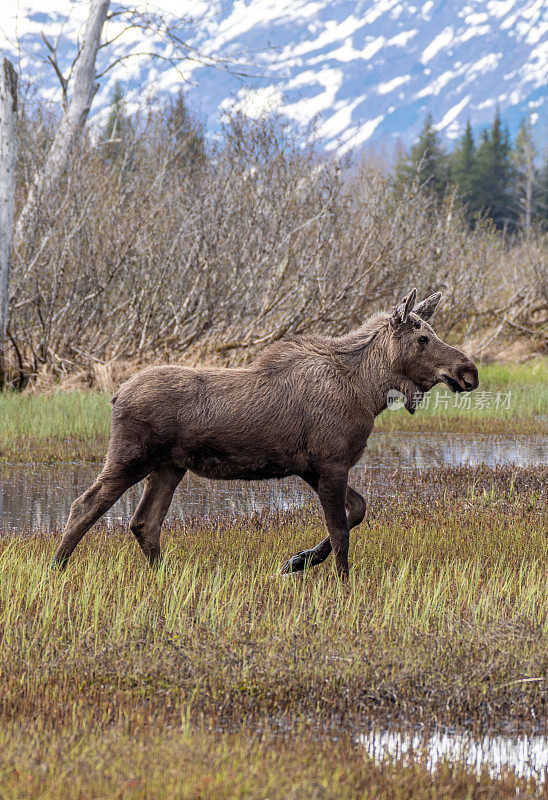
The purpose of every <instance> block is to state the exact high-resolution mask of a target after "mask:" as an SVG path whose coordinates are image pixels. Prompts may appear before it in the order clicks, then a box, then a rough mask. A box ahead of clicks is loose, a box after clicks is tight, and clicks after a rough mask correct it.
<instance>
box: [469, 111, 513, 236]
mask: <svg viewBox="0 0 548 800" xmlns="http://www.w3.org/2000/svg"><path fill="white" fill-rule="evenodd" d="M510 155H511V146H510V139H509V136H508V131H507V129H506V128H505V127H503V125H502V121H501V118H500V113H499V111H498V110H497V112H496V114H495V119H494V120H493V124H492V126H491V129H490V130H489V131H487V130H485V131H483V133H482V137H481V142H480V145H479V147H478V149H477V151H476V157H475V166H474V171H473V185H474V191H473V197H472V200H471V203H470V206H471V211H472V212H476V213H482V214H486V215H487V216H489V217H490V218H491V219H492V220H493V222H494V224H495V225H496V227H497V228H499V229H502V228H510V229H512V228H514V227H515V225H516V221H517V213H516V206H515V201H514V194H513V192H512V180H513V177H514V175H513V173H514V170H513V166H512V161H511V157H510Z"/></svg>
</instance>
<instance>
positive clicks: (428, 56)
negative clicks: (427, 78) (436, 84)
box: [421, 26, 453, 64]
mask: <svg viewBox="0 0 548 800" xmlns="http://www.w3.org/2000/svg"><path fill="white" fill-rule="evenodd" d="M452 41H453V28H452V27H451V26H449V27H447V28H444V29H443V31H442V32H441V33H438V35H437V36H436V38H435V39H434V40H433V41H431V42H430V44H429V45H428V46H427V47H426V48H425V49H424V51H423V54H422V58H421V61H422V63H423V64H427V63H428V62H429V61H431V60H432V59H433V58H434V56H435V55H436V54H437V53H439V51H440V50H443V49H444V48H446V47H448V46H449V45H450V44H451V42H452Z"/></svg>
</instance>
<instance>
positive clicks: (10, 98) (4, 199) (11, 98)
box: [0, 58, 17, 386]
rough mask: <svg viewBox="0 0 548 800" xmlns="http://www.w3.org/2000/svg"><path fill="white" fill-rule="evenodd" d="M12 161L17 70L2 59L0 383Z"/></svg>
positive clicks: (12, 197)
mask: <svg viewBox="0 0 548 800" xmlns="http://www.w3.org/2000/svg"><path fill="white" fill-rule="evenodd" d="M16 160H17V73H16V72H15V70H14V68H13V65H12V63H11V61H8V59H7V58H4V60H3V63H2V71H1V75H0V386H2V384H3V382H4V373H5V368H4V340H5V338H6V328H7V324H8V300H9V283H10V271H11V249H12V237H13V208H14V204H15V167H16Z"/></svg>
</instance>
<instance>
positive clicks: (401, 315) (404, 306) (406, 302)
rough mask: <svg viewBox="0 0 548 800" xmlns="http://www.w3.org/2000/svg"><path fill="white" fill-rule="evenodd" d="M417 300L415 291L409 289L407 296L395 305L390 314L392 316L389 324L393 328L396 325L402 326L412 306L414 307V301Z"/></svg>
mask: <svg viewBox="0 0 548 800" xmlns="http://www.w3.org/2000/svg"><path fill="white" fill-rule="evenodd" d="M416 299H417V290H416V289H411V291H410V292H409V294H408V295H407V296H406V297H404V298H403V300H402V301H401V303H400V304H399V305H397V306H396V307H395V309H394V311H393V312H392V316H391V317H390V324H391V325H392V327H393V328H397V327H398V325H402V324H403V323H404V322H407V318H408V317H409V314H410V313H411V311H412V309H413V306H414V305H415V300H416Z"/></svg>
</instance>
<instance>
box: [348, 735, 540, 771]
mask: <svg viewBox="0 0 548 800" xmlns="http://www.w3.org/2000/svg"><path fill="white" fill-rule="evenodd" d="M357 742H358V744H359V745H360V746H361V747H363V748H364V750H365V751H366V753H367V754H368V755H369V756H370V757H371V758H373V759H374V760H375V761H377V762H378V763H380V762H382V761H385V760H386V759H387V758H394V759H398V760H399V759H403V760H404V761H406V760H412V761H423V762H424V763H425V764H426V766H427V768H428V769H429V770H434V769H435V768H436V766H437V765H438V764H439V763H440V762H441V761H444V760H445V761H447V762H450V763H460V764H464V765H465V766H466V767H468V768H470V769H472V770H473V771H475V772H476V773H478V774H479V773H480V772H481V770H482V769H483V768H486V769H487V771H488V772H489V775H491V777H497V776H500V775H501V774H502V773H503V772H504V771H507V770H513V771H514V772H515V774H516V775H518V776H519V777H523V778H534V779H535V780H536V781H538V782H544V781H545V779H546V770H548V738H547V737H546V736H541V735H537V736H484V737H480V738H475V737H473V736H471V735H470V734H466V733H449V732H445V731H439V732H435V733H431V734H425V733H423V732H418V733H417V732H413V733H410V732H402V731H398V730H378V729H373V730H372V731H370V732H369V733H367V734H361V735H360V736H358V737H357Z"/></svg>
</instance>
